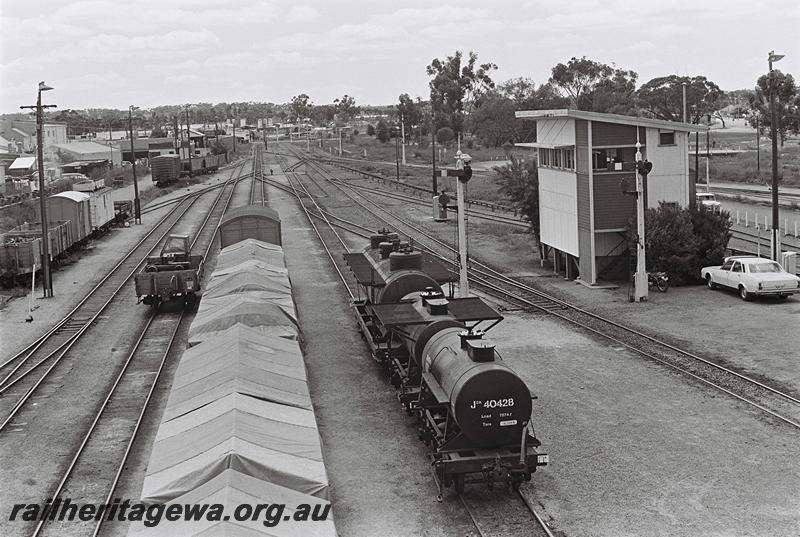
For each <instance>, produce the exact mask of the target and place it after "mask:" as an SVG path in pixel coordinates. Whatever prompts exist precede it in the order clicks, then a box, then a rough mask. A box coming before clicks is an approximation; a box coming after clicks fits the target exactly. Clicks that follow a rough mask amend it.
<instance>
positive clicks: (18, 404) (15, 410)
mask: <svg viewBox="0 0 800 537" xmlns="http://www.w3.org/2000/svg"><path fill="white" fill-rule="evenodd" d="M234 172H235V168H234ZM232 179H233V173H231V177H230V178H229V179H228V181H227V183H230V182H231V180H232ZM238 181H239V178H237V179H236V180H235V181H234V187H235V184H236V183H237V182H238ZM223 191H224V189H223V190H220V192H219V194H218V195H217V198H216V199H215V202H214V204H215V205H214V208H215V207H216V204H217V203H218V202H219V199H220V197H221V195H222V192H223ZM231 195H232V192H231ZM197 199H199V198H195V199H194V200H192V202H191V203H190V204H189V205H188V206H187V207H186V208H185V210H184V211H183V212H182V213H181V214H180V215H178V217H177V218H176V219H175V221H174V222H173V223H172V225H171V226H170V227H169V229H167V230H166V231H165V232H164V233H163V234H162V236H161V237H160V238H159V240H158V241H156V243H155V244H154V246H153V247H152V248H151V249H150V251H149V252H148V254H149V253H150V252H152V251H153V250H155V248H156V247H157V246H158V244H159V243H160V242H161V240H163V239H164V238H165V237H166V236H167V235H168V234H169V232H170V231H171V230H172V229H173V228H174V227H175V226H176V225H177V223H178V222H179V221H180V219H181V217H182V216H183V215H184V214H186V212H187V211H188V210H189V208H190V207H191V206H192V205H193V204H194V203H195V202H196V201H197ZM229 201H230V196H229V198H228V202H229ZM226 208H227V205H226ZM212 211H213V208H212ZM210 213H211V211H209V214H210ZM207 222H208V216H207V217H206V219H205V220H204V222H203V224H202V225H201V227H200V229H199V231H198V232H197V234H196V236H195V241H196V240H197V238H198V237H199V236H200V234H201V233H202V231H203V229H204V226H205V225H206V223H207ZM161 223H163V221H162V222H161ZM215 233H216V230H215ZM195 241H193V242H192V245H194V242H195ZM210 242H213V236H212V238H211V241H210ZM146 255H147V254H146ZM146 255H145V259H146ZM143 263H144V259H143V260H142V261H140V262H139V263H138V264H137V265H136V266H135V267H134V268H133V269H132V271H131V273H130V274H128V275H127V276H126V277H125V278H124V280H123V281H122V283H120V285H119V286H118V287H117V288H116V289H115V290H114V291H113V292H112V293H111V295H110V296H109V298H108V299H107V300H106V301H105V302H104V303H103V304H102V305H101V307H100V308H99V309H98V311H97V312H96V313H95V314H94V315H93V316H92V317H91V318H90V319H88V320H87V321H86V323H85V324H84V325H83V326H82V327H81V328H80V329H79V330H78V331H77V332H76V333H75V334H73V335H72V336H70V338H69V339H68V340H67V341H66V342H64V343H63V344H62V345H61V346H59V347H58V348H56V349H55V350H54V351H53V352H51V353H50V354H48V355H47V356H46V357H44V358H43V359H42V360H40V361H39V362H37V363H36V364H35V365H34V366H33V367H31V368H30V369H29V370H27V371H26V372H25V373H23V374H22V375H21V376H19V377H17V378H16V379H15V380H14V381H12V382H10V383H9V384H6V385H5V386H3V387H2V388H0V394H2V393H3V392H4V391H6V390H8V388H10V387H11V386H13V385H15V384H16V383H17V382H19V381H20V380H21V379H23V378H25V377H27V376H28V375H29V374H30V373H31V372H32V371H34V370H35V369H37V368H38V367H39V366H40V365H42V364H44V363H45V362H46V361H48V360H49V359H50V358H51V357H52V356H54V355H55V354H56V353H58V352H59V351H61V354H59V355H58V357H56V358H55V360H53V362H52V363H51V364H50V367H48V368H47V369H46V370H45V372H44V373H43V374H42V376H41V377H40V378H39V379H38V380H37V381H36V382H35V383H34V384H33V386H31V387H30V388H29V389H28V390H27V391H26V392H25V393H24V394H23V396H22V397H21V398H20V399H18V400H17V402H16V403H15V404H14V405H13V406H12V409H11V411H10V413H9V414H8V416H7V417H6V418H5V420H4V421H3V422H2V423H0V432H2V431H3V430H4V429H5V428H6V427H7V426H8V424H9V423H10V422H11V420H12V419H13V418H14V417H15V416H16V414H17V413H18V412H19V411H20V410H21V408H22V407H23V405H24V404H25V403H26V402H27V401H28V400H29V399H30V397H31V396H32V395H33V393H34V392H35V391H36V389H37V388H38V387H39V386H40V385H41V384H42V382H44V381H45V380H46V379H47V377H49V375H50V373H51V372H52V371H53V369H55V367H56V366H57V365H58V364H59V363H60V362H61V360H62V359H63V358H64V356H66V354H67V353H68V352H69V350H70V349H71V348H72V347H73V346H74V345H75V343H77V342H78V340H79V339H80V338H81V337H82V336H83V335H84V334H85V333H86V332H87V331H88V329H89V328H90V327H91V325H92V323H93V322H94V321H95V320H96V319H97V318H98V317H99V316H100V314H101V313H102V312H103V311H105V309H106V308H107V307H108V305H109V304H110V303H111V302H112V301H113V300H114V299H115V298H116V297H117V296H118V294H119V292H120V290H121V289H122V288H123V287H124V286H125V285H126V284H127V283H128V282H129V280H130V277H131V276H132V275H133V274H135V273H136V271H137V270H138V268H139V267H140V266H141V265H142V264H143ZM118 266H119V265H117V267H118ZM114 270H116V267H115V269H114ZM110 275H111V274H109V275H108V276H106V278H104V280H103V281H105V280H106V279H107V278H108V277H109V276H110ZM101 283H102V282H101ZM95 290H96V288H95ZM65 347H66V348H65ZM62 349H63V350H62ZM29 356H30V355H29Z"/></svg>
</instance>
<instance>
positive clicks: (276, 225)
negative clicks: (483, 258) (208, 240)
mask: <svg viewBox="0 0 800 537" xmlns="http://www.w3.org/2000/svg"><path fill="white" fill-rule="evenodd" d="M219 239H220V247H221V248H225V247H227V246H230V245H231V244H236V243H237V242H239V241H243V240H245V239H256V240H259V241H263V242H268V243H270V244H277V245H278V246H280V245H281V218H280V215H279V214H278V212H277V211H275V210H274V209H270V208H269V207H263V206H261V205H246V206H244V207H237V208H235V209H232V210H230V211H228V213H227V214H226V215H225V216H224V217H223V218H222V221H221V222H220V224H219Z"/></svg>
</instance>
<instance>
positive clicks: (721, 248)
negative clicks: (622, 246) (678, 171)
mask: <svg viewBox="0 0 800 537" xmlns="http://www.w3.org/2000/svg"><path fill="white" fill-rule="evenodd" d="M630 229H631V230H632V229H633V225H631V226H630ZM645 229H646V230H647V234H646V237H645V248H646V250H647V263H646V265H647V270H648V271H651V272H661V271H663V272H667V273H669V276H670V282H671V283H672V284H673V285H685V284H689V283H699V282H700V269H701V268H702V267H704V266H708V265H719V264H720V263H721V262H722V258H723V257H724V255H725V249H726V248H727V246H728V241H729V240H730V237H731V233H730V215H729V214H728V213H727V212H725V211H723V212H721V213H720V212H717V213H712V212H709V211H706V210H704V209H702V208H700V209H695V210H689V209H682V208H679V207H673V206H668V205H664V204H662V205H661V206H659V207H658V208H657V209H648V210H647V211H646V212H645ZM630 236H631V237H633V233H632V232H631V234H630Z"/></svg>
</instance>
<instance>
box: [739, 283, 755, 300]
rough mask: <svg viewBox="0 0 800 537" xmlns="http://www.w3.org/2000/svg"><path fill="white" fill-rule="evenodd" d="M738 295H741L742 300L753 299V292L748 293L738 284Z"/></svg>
mask: <svg viewBox="0 0 800 537" xmlns="http://www.w3.org/2000/svg"><path fill="white" fill-rule="evenodd" d="M739 296H740V297H742V300H753V294H752V293H748V292H747V289H746V288H745V286H744V285H740V286H739Z"/></svg>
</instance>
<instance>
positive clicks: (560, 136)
mask: <svg viewBox="0 0 800 537" xmlns="http://www.w3.org/2000/svg"><path fill="white" fill-rule="evenodd" d="M536 141H537V142H539V143H542V144H552V145H575V120H574V119H572V118H558V119H555V118H548V119H538V120H537V121H536Z"/></svg>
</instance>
